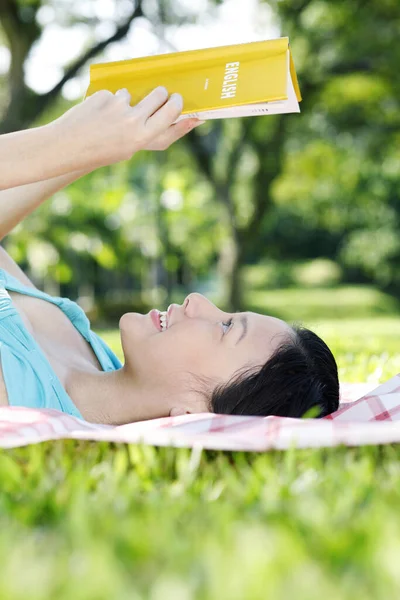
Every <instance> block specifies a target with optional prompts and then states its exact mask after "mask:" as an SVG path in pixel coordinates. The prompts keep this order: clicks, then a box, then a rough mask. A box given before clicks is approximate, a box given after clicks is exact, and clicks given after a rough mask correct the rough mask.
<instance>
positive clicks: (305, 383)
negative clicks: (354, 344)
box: [209, 325, 339, 417]
mask: <svg viewBox="0 0 400 600" xmlns="http://www.w3.org/2000/svg"><path fill="white" fill-rule="evenodd" d="M292 329H293V332H294V336H293V337H292V338H291V339H289V340H286V341H285V342H284V343H283V344H281V345H280V346H279V347H278V348H277V350H275V352H274V354H273V356H272V357H271V358H269V359H268V361H267V362H266V363H265V364H264V365H263V366H262V367H261V369H260V367H254V366H253V367H250V368H245V370H244V371H243V370H242V371H240V372H239V374H237V373H236V374H235V376H234V377H233V378H232V379H231V380H230V381H229V382H228V384H226V383H223V384H219V385H218V386H217V387H216V388H215V389H214V390H213V391H212V393H211V397H210V398H209V410H210V412H214V413H219V414H230V415H261V416H267V415H278V416H282V417H302V416H303V415H305V414H306V413H307V412H308V411H310V409H313V407H316V409H314V412H316V414H311V415H310V416H314V417H324V416H326V415H329V414H330V413H332V412H334V411H335V410H337V408H338V406H339V379H338V371H337V365H336V361H335V359H334V357H333V354H332V352H331V351H330V350H329V348H328V346H327V345H326V344H325V342H324V341H323V340H322V339H321V338H320V337H318V336H317V335H316V334H315V333H313V332H312V331H310V330H309V329H306V328H304V327H301V326H296V325H295V326H293V327H292ZM255 369H256V371H255ZM311 412H313V411H311Z"/></svg>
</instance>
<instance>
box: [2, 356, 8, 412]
mask: <svg viewBox="0 0 400 600" xmlns="http://www.w3.org/2000/svg"><path fill="white" fill-rule="evenodd" d="M0 406H8V395H7V390H6V385H5V383H4V378H3V371H2V368H1V360H0Z"/></svg>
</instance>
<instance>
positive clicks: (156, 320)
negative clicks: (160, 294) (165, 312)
mask: <svg viewBox="0 0 400 600" xmlns="http://www.w3.org/2000/svg"><path fill="white" fill-rule="evenodd" d="M149 314H150V317H151V320H152V321H153V323H154V326H155V327H156V329H158V331H162V329H161V323H160V312H159V311H158V310H157V309H156V308H153V310H151V311H150V313H149Z"/></svg>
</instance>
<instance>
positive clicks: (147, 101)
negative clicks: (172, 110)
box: [134, 86, 168, 120]
mask: <svg viewBox="0 0 400 600" xmlns="http://www.w3.org/2000/svg"><path fill="white" fill-rule="evenodd" d="M167 100H168V91H167V89H166V88H165V87H162V86H160V87H157V88H155V89H154V90H153V91H152V92H150V94H148V95H147V96H146V97H145V98H143V100H141V101H140V102H139V103H138V104H136V106H135V107H134V109H135V111H137V112H139V114H140V116H142V117H143V118H144V119H145V120H147V119H148V118H149V117H150V116H151V115H153V114H154V113H155V112H156V110H158V109H159V108H160V107H161V106H163V104H165V103H166V101H167Z"/></svg>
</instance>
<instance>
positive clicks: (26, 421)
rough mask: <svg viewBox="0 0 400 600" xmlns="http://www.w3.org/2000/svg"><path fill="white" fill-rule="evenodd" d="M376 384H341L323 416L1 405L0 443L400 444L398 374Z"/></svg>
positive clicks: (262, 447) (256, 447) (261, 447)
mask: <svg viewBox="0 0 400 600" xmlns="http://www.w3.org/2000/svg"><path fill="white" fill-rule="evenodd" d="M372 387H374V386H372V385H371V384H344V385H342V386H341V404H340V406H339V410H337V411H336V412H335V413H333V414H332V415H329V416H328V417H324V418H323V419H292V418H288V417H274V416H270V417H248V416H238V415H219V414H214V413H199V414H191V415H182V416H179V417H165V418H162V419H152V420H147V421H140V422H137V423H129V424H127V425H119V426H112V425H97V424H93V423H88V422H87V421H84V420H81V419H78V418H76V417H72V416H70V415H67V414H65V413H62V412H59V411H57V410H50V409H47V410H37V409H30V408H29V409H28V408H21V407H15V406H13V407H0V447H2V448H13V447H16V446H26V445H28V444H36V443H39V442H43V441H46V440H55V439H60V438H63V439H64V438H73V439H80V440H94V441H100V440H102V441H103V440H105V441H112V442H123V443H144V444H151V445H155V446H175V447H186V448H207V449H215V450H243V451H255V452H263V451H266V450H271V449H286V448H290V447H293V446H296V447H299V448H310V447H324V446H336V445H339V444H345V445H346V446H361V445H364V444H389V443H392V442H400V374H399V375H396V376H395V377H393V378H392V379H390V380H389V381H387V382H386V383H383V384H382V385H379V386H378V387H377V388H375V389H371V388H372ZM356 398H359V399H358V400H355V399H356Z"/></svg>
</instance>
